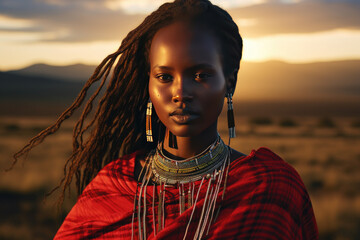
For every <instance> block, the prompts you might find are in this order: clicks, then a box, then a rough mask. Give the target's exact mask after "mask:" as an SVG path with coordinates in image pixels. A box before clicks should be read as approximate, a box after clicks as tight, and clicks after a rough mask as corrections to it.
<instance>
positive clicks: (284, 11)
mask: <svg viewBox="0 0 360 240" xmlns="http://www.w3.org/2000/svg"><path fill="white" fill-rule="evenodd" d="M229 12H230V14H231V15H232V16H233V18H234V20H235V21H237V22H238V23H239V28H240V32H241V33H244V36H246V37H261V36H267V35H274V34H285V33H286V34H290V33H314V32H323V31H330V30H334V29H349V30H359V29H360V14H359V13H360V1H354V0H348V1H340V0H337V1H335V0H306V1H305V0H303V1H288V0H287V1H285V0H277V1H275V0H272V1H268V2H267V3H265V4H258V5H253V6H249V7H244V8H234V9H229ZM247 19H250V20H253V21H254V23H256V24H251V25H246V24H244V25H242V24H241V21H244V20H247Z"/></svg>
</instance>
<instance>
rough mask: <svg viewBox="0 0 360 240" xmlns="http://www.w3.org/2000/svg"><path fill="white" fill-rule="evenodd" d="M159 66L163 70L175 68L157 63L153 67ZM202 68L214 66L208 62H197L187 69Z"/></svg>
mask: <svg viewBox="0 0 360 240" xmlns="http://www.w3.org/2000/svg"><path fill="white" fill-rule="evenodd" d="M156 68H159V69H161V70H168V71H170V70H174V68H172V67H168V66H159V65H155V66H154V67H153V69H156ZM201 68H214V67H213V66H212V65H211V64H207V63H200V64H196V65H194V66H191V67H189V68H187V70H190V71H191V70H197V69H201Z"/></svg>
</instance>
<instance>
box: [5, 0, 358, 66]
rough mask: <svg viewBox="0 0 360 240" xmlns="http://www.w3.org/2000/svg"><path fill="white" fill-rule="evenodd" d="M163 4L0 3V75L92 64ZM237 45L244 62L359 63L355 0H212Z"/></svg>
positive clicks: (156, 0)
mask: <svg viewBox="0 0 360 240" xmlns="http://www.w3.org/2000/svg"><path fill="white" fill-rule="evenodd" d="M164 2H166V1H163V0H136V1H134V0H0V71H6V70H13V69H18V68H22V67H26V66H28V65H31V64H35V63H46V64H52V65H69V64H75V63H84V64H92V65H97V64H99V63H100V62H101V60H102V59H103V58H105V57H106V56H107V55H109V54H111V53H112V52H114V51H115V50H116V49H117V48H118V47H119V45H120V43H121V40H122V39H123V38H124V37H125V36H126V34H127V33H128V32H129V31H130V30H132V29H133V28H135V27H136V26H137V25H138V24H140V23H141V21H142V20H143V19H144V18H145V17H146V15H147V14H149V13H150V12H151V11H153V10H155V9H157V8H158V7H159V6H160V5H161V4H162V3H164ZM212 3H213V4H216V5H219V6H220V7H222V8H224V9H226V10H227V11H228V12H229V13H230V14H231V16H232V17H233V19H234V21H235V22H236V23H237V24H238V26H239V31H240V34H241V35H242V37H243V39H244V53H243V56H244V57H243V60H244V61H253V62H262V61H269V60H281V61H286V62H291V63H307V62H316V61H336V60H347V59H360V0H213V1H212Z"/></svg>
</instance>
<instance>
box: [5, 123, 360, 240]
mask: <svg viewBox="0 0 360 240" xmlns="http://www.w3.org/2000/svg"><path fill="white" fill-rule="evenodd" d="M52 120H53V119H48V118H5V117H2V118H0V167H1V169H5V168H7V167H9V165H10V164H11V154H12V153H14V152H16V151H17V150H18V149H19V148H20V147H21V146H23V145H24V144H26V141H27V140H28V139H29V138H30V137H32V136H34V135H35V134H37V133H38V132H39V130H41V129H43V128H45V127H47V126H48V125H49V124H50V123H51V121H52ZM236 124H237V138H236V139H235V140H232V142H231V145H232V147H234V148H236V149H237V150H239V151H241V152H243V153H246V154H248V153H250V151H251V150H252V149H256V148H259V147H261V146H266V147H268V148H270V149H272V150H273V151H274V152H276V153H277V154H278V155H280V156H281V157H282V158H283V159H284V160H285V161H287V162H289V163H290V164H291V165H292V166H294V167H295V169H296V170H297V171H298V172H299V174H300V175H301V177H302V179H303V181H304V183H305V185H306V186H307V189H308V191H309V193H310V196H311V199H312V203H313V207H314V211H315V215H316V218H317V222H318V225H319V230H320V234H321V239H337V240H340V239H344V240H345V239H360V228H359V226H360V188H359V187H360V174H359V169H360V126H359V125H360V120H359V119H355V118H333V119H328V118H319V117H306V118H305V117H294V118H288V119H284V118H275V117H274V118H266V117H264V118H238V119H237V122H236ZM219 131H220V134H221V135H222V136H223V138H224V139H227V136H226V135H227V132H226V123H225V121H224V119H223V118H221V120H220V122H219ZM71 135H72V129H71V122H70V123H66V124H65V125H64V126H63V128H62V129H61V131H60V132H59V133H57V134H55V135H53V136H50V137H49V138H48V139H47V140H46V142H45V143H44V144H42V145H40V146H39V147H37V148H36V149H35V150H34V151H33V152H32V153H31V154H30V155H29V156H28V160H27V161H26V162H23V161H21V162H19V163H18V164H17V165H16V166H15V168H14V169H13V170H12V171H10V172H6V173H1V175H0V196H1V198H0V201H1V203H2V204H0V216H1V218H0V239H50V238H52V237H53V235H54V234H55V232H56V230H57V228H58V227H59V225H60V224H61V221H62V219H63V217H64V216H65V215H66V213H67V211H68V210H69V209H70V208H71V206H72V204H73V203H74V201H75V196H74V195H73V196H72V198H70V199H67V201H66V203H65V205H64V207H63V209H62V210H60V213H59V214H57V211H56V207H55V202H56V201H55V200H56V198H57V194H54V195H52V196H50V197H49V198H48V199H47V201H46V202H45V203H44V202H43V196H44V194H45V193H46V192H48V191H49V190H50V189H52V188H53V187H55V186H56V185H57V183H58V182H59V180H60V179H61V177H62V173H63V172H62V169H63V164H64V160H65V159H66V158H67V157H68V156H69V155H70V153H71Z"/></svg>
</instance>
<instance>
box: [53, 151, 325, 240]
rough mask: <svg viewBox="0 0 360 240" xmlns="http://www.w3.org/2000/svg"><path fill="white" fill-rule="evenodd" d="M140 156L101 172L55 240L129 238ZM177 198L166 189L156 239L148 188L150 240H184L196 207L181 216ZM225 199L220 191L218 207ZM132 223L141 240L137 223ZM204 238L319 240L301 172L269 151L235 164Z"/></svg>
mask: <svg viewBox="0 0 360 240" xmlns="http://www.w3.org/2000/svg"><path fill="white" fill-rule="evenodd" d="M136 154H137V153H133V154H131V155H127V156H125V157H123V158H121V159H118V160H116V161H113V162H112V163H110V164H108V165H107V166H105V167H104V168H103V169H102V170H101V171H100V172H99V173H98V175H97V176H96V177H95V178H94V180H93V181H92V182H91V183H90V184H89V185H88V186H87V187H86V189H85V190H84V192H83V194H82V195H81V196H80V197H79V199H78V201H77V203H76V204H75V206H74V207H73V209H72V210H71V211H70V213H69V214H68V216H67V217H66V219H65V221H64V222H63V224H62V226H61V227H60V229H59V230H58V232H57V234H56V236H55V239H131V235H132V228H131V222H132V221H131V220H132V213H133V201H134V195H135V191H136V186H137V181H136V180H135V179H134V165H135V157H136ZM199 184H200V181H198V182H196V186H197V187H198V185H199ZM204 185H206V182H205V183H204ZM205 193H206V187H202V189H201V191H200V195H199V198H200V199H201V200H200V201H198V203H197V204H196V210H195V214H194V217H193V220H192V222H191V224H190V228H189V232H188V234H187V238H186V239H193V236H194V234H195V231H196V227H197V222H198V219H199V216H200V212H201V208H202V205H203V203H204V201H203V198H204V196H205ZM178 194H179V191H178V188H167V190H166V196H165V201H166V204H165V214H166V218H165V228H164V229H163V230H161V231H160V232H157V234H156V236H155V234H154V231H153V222H152V219H153V215H152V214H153V211H152V207H151V206H152V200H153V197H152V195H153V186H151V185H149V186H148V187H147V204H148V207H147V223H146V224H147V225H146V229H147V239H172V240H174V239H183V236H184V233H185V229H186V226H187V224H188V221H189V218H190V215H191V211H192V208H189V209H187V210H186V211H185V212H184V213H182V214H181V215H179V205H178ZM221 195H222V189H221V191H220V193H219V196H218V203H220V202H221ZM155 201H157V199H155ZM155 208H156V204H155ZM155 213H157V209H155ZM155 219H157V218H156V216H155ZM134 222H135V224H134V239H138V231H137V219H135V221H134ZM205 239H318V230H317V225H316V221H315V217H314V213H313V209H312V205H311V202H310V198H309V196H308V193H307V191H306V189H305V187H304V184H303V182H302V180H301V178H300V176H299V175H298V173H297V172H296V171H295V170H294V169H293V168H292V167H291V166H290V165H289V164H287V163H286V162H284V161H283V160H282V159H281V158H280V157H279V156H277V155H276V154H274V153H273V152H272V151H271V150H269V149H267V148H260V149H258V150H253V151H252V152H251V153H250V154H249V155H248V156H246V157H241V158H239V159H237V160H235V161H234V162H232V163H231V166H230V170H229V177H228V184H227V188H226V193H225V199H224V201H223V202H221V211H220V214H219V215H218V217H217V219H216V221H215V222H214V223H213V224H212V225H211V227H210V230H209V233H208V235H207V236H206V237H205Z"/></svg>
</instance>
